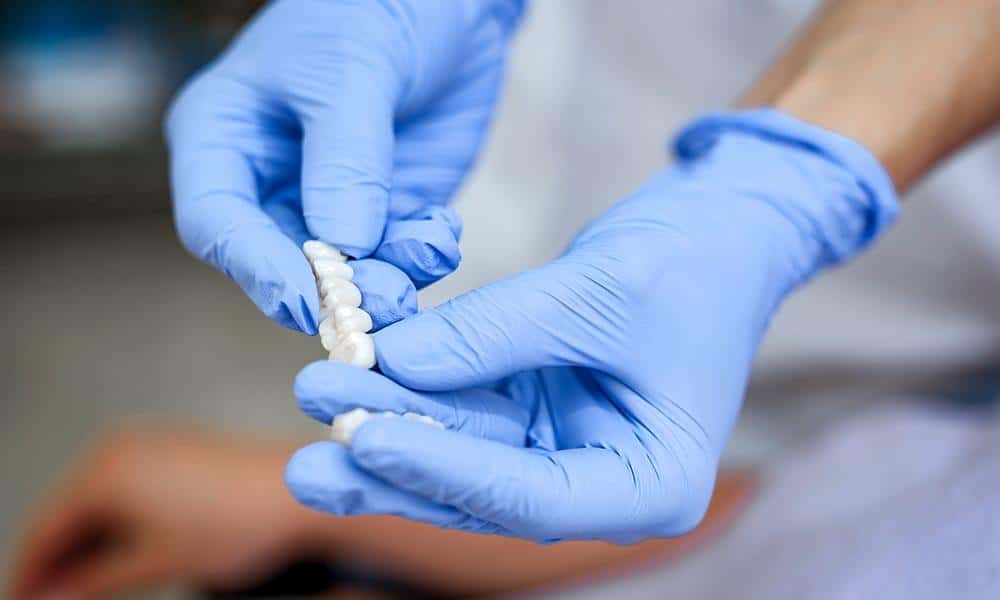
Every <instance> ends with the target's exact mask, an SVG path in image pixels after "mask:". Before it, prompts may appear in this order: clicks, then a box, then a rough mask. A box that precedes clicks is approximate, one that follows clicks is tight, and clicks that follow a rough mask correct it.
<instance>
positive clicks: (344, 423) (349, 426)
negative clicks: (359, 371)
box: [330, 408, 444, 446]
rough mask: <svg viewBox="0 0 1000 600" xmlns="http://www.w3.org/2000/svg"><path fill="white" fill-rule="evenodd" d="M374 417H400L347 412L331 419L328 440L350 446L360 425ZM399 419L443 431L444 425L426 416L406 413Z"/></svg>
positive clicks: (359, 411) (358, 410)
mask: <svg viewBox="0 0 1000 600" xmlns="http://www.w3.org/2000/svg"><path fill="white" fill-rule="evenodd" d="M375 417H386V418H391V417H400V415H399V414H397V413H394V412H389V411H386V412H378V413H371V412H368V411H367V410H365V409H363V408H355V409H354V410H349V411H347V412H345V413H341V414H339V415H337V416H336V417H334V418H333V423H331V424H330V439H331V440H333V441H335V442H337V443H338V444H342V445H344V446H350V445H351V440H352V439H354V432H355V431H357V430H358V427H361V425H362V424H364V423H365V422H366V421H368V420H369V419H372V418H375ZM401 417H402V418H403V419H408V420H411V421H417V422H418V423H426V424H427V425H432V426H434V427H437V428H438V429H444V425H442V424H441V423H440V422H439V421H436V420H434V419H432V418H431V417H428V416H426V415H420V414H417V413H414V412H407V413H403V414H402V416H401Z"/></svg>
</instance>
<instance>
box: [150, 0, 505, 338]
mask: <svg viewBox="0 0 1000 600" xmlns="http://www.w3.org/2000/svg"><path fill="white" fill-rule="evenodd" d="M521 10H522V6H521V2H520V1H519V0H455V1H453V2H451V1H449V2H424V1H418V0H387V1H385V2H356V1H347V0H277V1H275V2H272V3H270V4H269V5H267V6H266V7H265V8H264V9H263V10H262V11H261V12H260V13H259V14H258V15H257V16H256V17H255V18H254V19H253V21H252V22H251V23H249V24H248V25H247V26H246V28H245V29H244V30H243V31H242V33H241V34H240V35H239V36H238V37H237V38H236V39H235V41H234V42H233V43H232V45H231V46H230V48H229V49H228V50H227V51H226V52H225V53H224V54H223V55H222V56H221V57H220V58H219V59H218V60H217V61H215V62H214V63H213V64H211V65H210V66H209V67H208V68H206V69H205V70H204V71H203V72H202V73H201V74H199V75H198V76H196V77H195V78H194V79H193V80H192V81H191V82H190V83H189V84H188V85H187V86H186V87H185V88H184V89H183V90H182V92H181V93H180V94H179V95H178V97H177V98H176V99H175V101H174V103H173V106H172V108H171V110H170V112H169V115H168V117H167V121H166V125H165V129H166V137H167V140H168V145H169V148H170V158H171V183H172V187H173V195H174V213H175V221H176V225H177V229H178V232H179V234H180V238H181V240H182V242H183V243H184V245H185V246H186V247H187V248H188V249H189V250H190V251H191V252H192V253H193V254H195V255H197V256H199V257H200V258H202V259H203V260H206V261H208V262H209V263H211V264H213V265H214V266H216V267H217V268H218V269H220V270H221V271H223V272H224V273H226V274H227V275H228V276H230V277H231V278H232V279H234V280H235V281H236V282H237V283H238V284H239V285H240V287H242V288H243V290H244V291H245V292H246V293H247V294H248V295H249V296H250V298H251V299H252V300H253V301H254V303H256V305H257V306H258V307H259V308H260V309H261V310H262V311H263V312H264V313H265V314H266V315H267V316H269V317H270V318H272V319H274V320H275V321H277V322H279V323H281V324H283V325H285V326H287V327H290V328H293V329H298V330H301V331H304V332H307V333H315V331H316V317H317V313H318V308H319V307H318V298H317V295H316V291H315V285H314V283H313V278H312V274H311V271H310V270H309V265H308V263H307V262H306V260H305V257H304V256H303V255H302V253H301V251H300V248H301V244H302V242H304V241H305V240H307V239H312V238H316V239H321V240H324V241H326V242H329V243H332V244H334V245H335V246H337V247H338V248H339V249H341V250H342V251H344V252H345V253H346V254H348V255H350V256H352V257H354V258H362V257H368V256H371V257H374V258H376V259H379V260H382V261H384V262H386V263H389V264H391V265H393V266H394V267H396V268H397V269H398V270H399V271H400V273H399V274H398V277H397V279H399V277H402V276H405V277H407V278H409V279H410V280H412V281H413V282H414V283H415V284H416V285H417V286H418V287H419V286H422V285H426V284H428V283H431V282H433V281H435V280H437V279H439V278H440V277H442V276H444V275H446V274H447V273H449V272H451V271H452V270H454V269H455V268H456V266H457V264H458V261H459V257H460V254H459V249H458V237H459V234H460V231H461V225H460V222H459V220H458V217H457V215H456V214H455V213H454V212H453V211H452V210H451V209H450V208H447V207H446V203H447V201H448V200H449V198H450V197H451V195H452V194H453V192H454V191H455V189H456V187H457V186H458V185H459V183H460V182H461V180H462V178H463V177H464V175H465V174H466V172H467V171H468V169H469V168H470V166H471V165H472V163H473V161H474V159H475V157H476V155H477V152H478V150H479V147H480V145H481V143H482V140H483V135H484V132H485V130H486V127H487V124H488V122H489V118H490V116H491V114H492V110H493V107H494V105H495V103H496V99H497V94H498V89H499V84H500V80H501V74H502V69H503V64H504V58H505V52H506V47H507V41H508V39H509V36H510V33H511V30H512V29H513V27H514V25H515V23H516V22H517V20H518V18H519V15H520V12H521ZM364 291H366V292H367V291H368V290H364Z"/></svg>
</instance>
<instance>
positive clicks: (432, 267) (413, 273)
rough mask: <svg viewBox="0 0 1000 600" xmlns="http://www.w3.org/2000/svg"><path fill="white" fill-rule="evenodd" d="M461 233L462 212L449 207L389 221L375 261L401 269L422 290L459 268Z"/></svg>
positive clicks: (418, 212)
mask: <svg viewBox="0 0 1000 600" xmlns="http://www.w3.org/2000/svg"><path fill="white" fill-rule="evenodd" d="M461 233H462V222H461V219H460V218H459V216H458V213H456V212H455V211H454V210H452V209H451V208H449V207H447V206H429V207H426V208H423V209H421V210H419V211H417V212H416V213H414V214H412V215H410V216H408V217H406V218H403V219H391V220H389V223H388V225H386V229H385V235H384V236H383V237H382V243H381V244H379V247H378V249H376V250H375V258H378V259H381V260H384V261H386V262H388V263H391V264H393V265H396V266H397V267H399V268H400V269H401V270H402V271H403V272H404V273H406V274H407V275H408V276H409V277H410V279H411V280H413V283H414V284H415V285H416V286H417V288H418V289H419V288H422V287H425V286H428V285H430V284H432V283H434V282H435V281H437V280H439V279H441V278H442V277H444V276H445V275H448V274H449V273H451V272H452V271H454V270H455V269H457V268H458V263H459V261H461V258H462V253H461V251H460V250H459V247H458V239H459V236H460V235H461Z"/></svg>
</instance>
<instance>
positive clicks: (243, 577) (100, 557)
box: [12, 428, 749, 598]
mask: <svg viewBox="0 0 1000 600" xmlns="http://www.w3.org/2000/svg"><path fill="white" fill-rule="evenodd" d="M294 448H295V444H293V443H289V442H278V441H262V440H259V439H253V438H249V437H237V436H232V435H222V434H220V433H216V432H211V431H207V430H199V429H193V428H158V429H152V428H131V429H125V430H121V431H118V432H116V433H114V434H113V435H110V436H107V437H105V438H104V439H103V440H101V442H100V443H99V444H98V445H97V446H96V448H94V449H93V450H92V451H91V452H90V453H89V455H88V457H87V458H86V459H85V460H83V461H82V462H81V463H80V464H78V465H76V466H75V467H74V468H73V469H72V471H71V472H70V474H69V476H68V477H67V478H66V480H65V481H63V482H62V483H61V484H60V486H59V487H58V489H57V491H56V492H55V493H54V494H53V495H52V497H51V498H50V499H49V501H48V502H47V503H46V504H45V505H44V508H43V509H42V510H41V511H40V512H39V513H38V515H37V518H36V519H35V521H34V522H33V523H32V524H31V526H30V529H29V532H28V535H27V537H26V538H25V540H24V544H23V546H22V552H21V556H20V564H19V566H18V567H17V569H16V570H15V572H14V574H13V590H12V596H13V597H17V598H22V597H23V598H37V597H42V596H44V595H45V594H46V593H52V592H61V593H63V594H64V595H65V597H82V598H89V597H94V596H101V597H103V596H104V595H107V594H110V593H114V592H121V591H128V590H134V589H137V588H138V589H142V588H149V587H151V586H157V585H162V584H166V583H185V584H189V585H193V586H197V587H202V588H206V589H213V590H238V589H241V588H245V587H249V586H252V585H255V584H257V583H260V582H262V581H264V580H266V579H267V578H268V576H269V575H272V574H274V573H276V572H278V571H279V570H281V569H282V568H284V567H287V566H289V565H291V564H292V563H294V562H295V561H297V560H301V559H313V560H315V559H319V560H323V561H329V562H330V563H331V564H332V563H335V562H338V561H347V562H349V563H351V564H357V563H364V564H367V565H369V566H370V567H371V568H374V569H377V570H378V571H379V572H381V573H383V574H385V575H387V576H391V577H394V578H395V579H398V580H400V581H402V582H404V583H407V584H411V585H413V586H415V587H418V588H419V589H426V590H430V591H433V592H434V593H437V594H447V595H452V594H454V595H469V594H484V593H496V592H500V591H506V590H513V589H520V588H526V587H530V586H537V585H541V584H545V583H554V582H557V581H565V580H568V579H572V578H579V577H582V576H589V577H593V576H596V575H599V574H601V573H607V572H608V571H610V570H613V569H615V568H626V567H628V566H629V565H632V564H634V563H637V562H639V561H641V560H643V559H649V558H653V557H657V558H660V559H662V558H666V557H670V556H674V555H677V554H680V553H682V552H683V551H685V550H687V549H689V548H690V547H691V546H692V545H693V544H697V543H698V541H699V539H700V537H701V536H703V535H705V534H711V532H712V531H713V530H715V529H716V528H717V527H718V526H720V525H721V524H722V523H723V522H724V521H725V520H727V519H728V518H729V517H731V516H732V515H733V513H734V512H735V509H736V508H737V507H738V506H739V505H740V504H741V503H742V500H743V499H744V498H745V497H746V492H747V491H748V489H749V479H748V478H747V477H746V476H744V475H741V474H739V473H735V472H733V473H731V474H730V475H726V476H724V477H723V478H722V481H721V482H720V490H719V494H718V499H717V502H716V505H715V506H714V507H713V511H712V514H711V516H710V523H711V524H710V525H708V526H706V527H704V528H702V529H700V530H699V533H698V534H697V535H696V536H693V537H692V538H691V539H685V540H683V541H668V540H657V541H653V542H649V543H646V544H641V545H637V546H632V547H625V548H623V547H617V546H612V545H609V544H603V543H576V544H563V545H559V546H539V545H535V544H532V543H528V542H524V541H521V540H516V539H510V538H502V537H495V536H476V535H470V534H466V533H461V532H453V531H442V530H439V529H436V528H433V527H430V526H427V525H422V524H419V523H412V522H408V521H404V520H402V519H397V518H391V517H357V518H350V519H331V518H329V516H327V515H324V514H322V513H318V512H313V511H310V510H308V509H306V508H303V507H301V506H299V505H298V504H297V503H296V502H295V501H294V500H293V499H292V498H291V496H290V495H289V494H288V492H287V490H286V489H285V487H284V485H283V482H282V470H283V468H284V463H285V461H286V460H287V459H288V456H289V455H290V454H291V453H292V451H293V450H294Z"/></svg>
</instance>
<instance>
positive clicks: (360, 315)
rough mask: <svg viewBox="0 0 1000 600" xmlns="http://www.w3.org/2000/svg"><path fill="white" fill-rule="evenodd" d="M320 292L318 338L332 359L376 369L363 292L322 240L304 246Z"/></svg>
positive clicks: (351, 272) (350, 271) (337, 253)
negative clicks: (362, 300)
mask: <svg viewBox="0 0 1000 600" xmlns="http://www.w3.org/2000/svg"><path fill="white" fill-rule="evenodd" d="M302 251H303V252H304V253H305V255H306V258H308V259H309V264H310V265H312V269H313V273H314V274H315V275H316V286H317V288H318V289H319V297H320V302H321V307H320V313H319V317H320V322H319V337H320V341H322V343H323V347H324V348H325V349H326V350H327V351H328V352H329V353H330V360H332V361H337V362H344V363H348V364H352V365H355V366H357V367H361V368H363V369H370V368H372V367H374V366H375V344H374V342H373V341H372V336H371V335H369V334H368V332H369V331H371V329H372V318H371V316H370V315H369V314H368V313H367V312H365V311H363V310H361V308H360V307H361V290H359V289H358V286H356V285H354V283H352V281H351V280H352V279H353V278H354V269H352V268H351V266H350V265H349V264H347V257H346V256H344V255H343V254H341V253H340V251H339V250H337V249H336V248H334V247H333V246H331V245H330V244H327V243H325V242H321V241H319V240H310V241H308V242H306V243H305V244H303V245H302Z"/></svg>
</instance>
